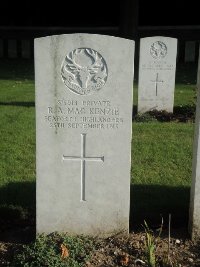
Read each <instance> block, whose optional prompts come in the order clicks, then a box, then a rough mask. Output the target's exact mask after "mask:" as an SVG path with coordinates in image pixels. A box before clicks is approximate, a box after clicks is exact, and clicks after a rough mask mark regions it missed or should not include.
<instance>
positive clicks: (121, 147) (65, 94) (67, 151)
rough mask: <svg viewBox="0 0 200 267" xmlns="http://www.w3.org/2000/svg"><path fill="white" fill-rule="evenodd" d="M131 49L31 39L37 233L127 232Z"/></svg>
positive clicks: (127, 43) (63, 38) (71, 38)
mask: <svg viewBox="0 0 200 267" xmlns="http://www.w3.org/2000/svg"><path fill="white" fill-rule="evenodd" d="M133 58H134V42H133V41H131V40H126V39H121V38H117V37H111V36H103V35H91V34H69V35H57V36H49V37H45V38H38V39H36V40H35V75H36V123H37V153H36V155H37V156H36V157H37V232H38V233H42V232H44V233H50V232H53V231H65V232H69V233H75V234H91V235H102V236H103V235H104V236H105V235H110V234H113V233H114V232H125V233H127V231H128V228H129V202H130V166H131V162H130V159H131V128H132V87H133V84H132V83H133Z"/></svg>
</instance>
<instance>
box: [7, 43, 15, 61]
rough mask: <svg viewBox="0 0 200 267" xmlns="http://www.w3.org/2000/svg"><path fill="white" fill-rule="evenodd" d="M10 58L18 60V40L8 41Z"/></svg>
mask: <svg viewBox="0 0 200 267" xmlns="http://www.w3.org/2000/svg"><path fill="white" fill-rule="evenodd" d="M8 57H9V58H17V40H15V39H10V40H8Z"/></svg>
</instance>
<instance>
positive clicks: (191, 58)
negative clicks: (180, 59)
mask: <svg viewBox="0 0 200 267" xmlns="http://www.w3.org/2000/svg"><path fill="white" fill-rule="evenodd" d="M195 47H196V42H194V41H189V42H186V43H185V62H195Z"/></svg>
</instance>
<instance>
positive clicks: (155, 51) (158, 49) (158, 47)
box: [150, 41, 167, 59]
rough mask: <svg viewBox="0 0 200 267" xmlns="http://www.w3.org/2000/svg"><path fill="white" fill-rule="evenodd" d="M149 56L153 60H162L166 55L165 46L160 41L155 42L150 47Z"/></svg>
mask: <svg viewBox="0 0 200 267" xmlns="http://www.w3.org/2000/svg"><path fill="white" fill-rule="evenodd" d="M150 54H151V56H152V57H153V58H155V59H160V58H164V57H165V56H166V55H167V46H166V44H165V43H163V42H161V41H156V42H155V43H153V44H152V45H151V47H150Z"/></svg>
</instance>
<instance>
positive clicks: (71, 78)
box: [61, 48, 108, 95]
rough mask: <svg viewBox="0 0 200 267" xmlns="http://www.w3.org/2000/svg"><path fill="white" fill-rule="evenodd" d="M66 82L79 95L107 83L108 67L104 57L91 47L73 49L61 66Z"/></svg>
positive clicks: (89, 92)
mask: <svg viewBox="0 0 200 267" xmlns="http://www.w3.org/2000/svg"><path fill="white" fill-rule="evenodd" d="M61 77H62V80H63V82H64V84H65V85H66V86H67V87H68V88H69V89H70V90H71V91H72V92H74V93H76V94H78V95H90V94H93V93H95V92H97V91H99V90H100V89H101V88H102V87H103V86H104V85H105V83H106V81H107V77H108V69H107V65H106V62H105V60H104V58H103V57H102V56H101V55H100V54H99V53H98V52H97V51H95V50H93V49H91V48H77V49H75V50H73V51H71V52H70V53H69V54H68V55H67V56H66V57H65V59H64V61H63V63H62V66H61Z"/></svg>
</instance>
